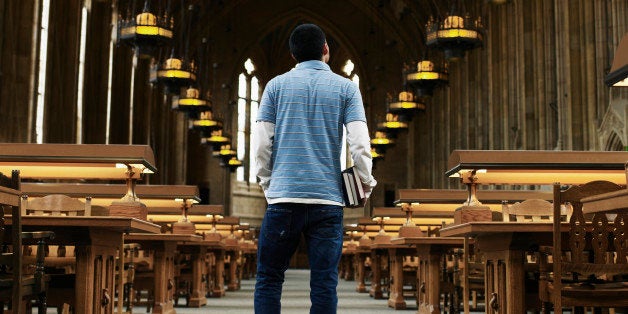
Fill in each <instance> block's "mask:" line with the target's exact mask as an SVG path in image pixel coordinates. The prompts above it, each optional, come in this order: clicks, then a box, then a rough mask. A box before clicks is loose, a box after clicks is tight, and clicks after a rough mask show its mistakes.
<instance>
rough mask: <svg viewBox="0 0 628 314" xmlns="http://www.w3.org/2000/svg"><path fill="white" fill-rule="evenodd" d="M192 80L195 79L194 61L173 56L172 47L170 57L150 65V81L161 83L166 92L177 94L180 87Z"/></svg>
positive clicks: (187, 84)
mask: <svg viewBox="0 0 628 314" xmlns="http://www.w3.org/2000/svg"><path fill="white" fill-rule="evenodd" d="M194 81H196V66H195V65H194V62H193V61H192V62H187V61H185V60H182V59H178V58H175V56H174V49H173V50H172V53H171V55H170V58H168V59H166V61H164V62H163V63H159V64H156V65H153V66H152V67H151V73H150V82H151V83H157V82H158V83H161V84H163V85H164V87H165V89H166V93H168V94H179V93H180V92H181V88H183V87H185V86H189V85H190V84H192V83H193V82H194Z"/></svg>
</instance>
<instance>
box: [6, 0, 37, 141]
mask: <svg viewBox="0 0 628 314" xmlns="http://www.w3.org/2000/svg"><path fill="white" fill-rule="evenodd" d="M37 9H38V5H37V1H2V3H1V4H0V34H2V35H1V36H0V37H1V38H0V112H1V114H0V142H26V141H28V139H29V129H28V118H29V102H30V101H31V100H32V97H33V86H32V81H33V79H34V78H32V75H33V74H34V73H35V70H36V69H35V66H36V63H35V60H36V59H35V58H36V54H35V53H34V45H35V42H36V41H35V40H34V39H33V31H34V30H35V27H36V25H37V24H36V23H38V22H37V21H38V20H39V19H38V18H37V14H38V13H37V12H38V11H37ZM34 21H35V22H34ZM34 23H35V24H34Z"/></svg>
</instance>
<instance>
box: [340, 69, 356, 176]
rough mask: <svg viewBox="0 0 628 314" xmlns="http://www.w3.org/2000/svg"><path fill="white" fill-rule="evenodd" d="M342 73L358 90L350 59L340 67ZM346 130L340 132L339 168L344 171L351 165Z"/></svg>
mask: <svg viewBox="0 0 628 314" xmlns="http://www.w3.org/2000/svg"><path fill="white" fill-rule="evenodd" d="M342 73H343V74H344V75H345V76H346V77H347V78H349V79H350V80H351V81H353V82H354V83H355V84H356V85H358V88H359V87H360V77H359V76H358V74H357V73H356V71H355V64H353V61H351V59H349V60H347V62H345V65H344V66H343V67H342ZM346 135H347V130H345V129H344V128H343V130H342V149H341V150H340V166H341V169H344V168H346V167H347V165H349V166H350V165H351V164H352V161H351V160H350V157H349V155H347V150H348V149H347V136H346Z"/></svg>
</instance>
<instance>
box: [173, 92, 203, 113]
mask: <svg viewBox="0 0 628 314" xmlns="http://www.w3.org/2000/svg"><path fill="white" fill-rule="evenodd" d="M200 94H201V93H200V91H199V90H198V89H196V88H194V87H188V88H187V89H186V90H185V93H183V95H181V96H180V97H173V98H172V109H173V110H177V111H183V112H186V113H189V116H194V117H197V116H198V113H199V112H203V111H208V110H211V109H212V105H211V101H209V100H205V99H202V98H201V97H200Z"/></svg>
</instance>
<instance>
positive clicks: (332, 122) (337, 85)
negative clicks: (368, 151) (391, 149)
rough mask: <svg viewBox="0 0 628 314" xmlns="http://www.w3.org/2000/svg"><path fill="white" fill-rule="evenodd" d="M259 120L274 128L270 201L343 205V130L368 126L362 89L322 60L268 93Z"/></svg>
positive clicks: (277, 81)
mask: <svg viewBox="0 0 628 314" xmlns="http://www.w3.org/2000/svg"><path fill="white" fill-rule="evenodd" d="M257 121H266V122H271V123H274V124H275V135H274V139H273V148H272V155H271V161H270V164H271V169H272V173H271V178H270V186H269V187H268V189H267V190H266V197H267V198H268V199H279V198H290V199H303V200H304V203H311V201H312V200H325V201H330V202H337V203H343V197H342V190H341V189H342V183H341V180H342V176H341V173H340V172H341V169H340V150H341V147H342V143H341V142H342V126H343V125H344V124H347V123H349V122H353V121H364V122H366V116H365V113H364V106H363V104H362V96H361V95H360V91H359V89H358V86H357V85H356V84H355V83H353V82H352V81H350V80H349V79H347V78H344V77H342V76H340V75H338V74H335V73H333V72H332V71H331V69H330V68H329V66H328V65H327V64H326V63H324V62H322V61H315V60H312V61H305V62H301V63H299V64H297V66H296V67H295V68H293V69H292V70H290V71H288V72H286V73H284V74H282V75H279V76H277V77H275V78H273V79H272V80H271V81H270V82H268V84H267V85H266V88H265V89H264V94H263V95H262V100H261V102H260V107H259V112H258V116H257Z"/></svg>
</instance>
